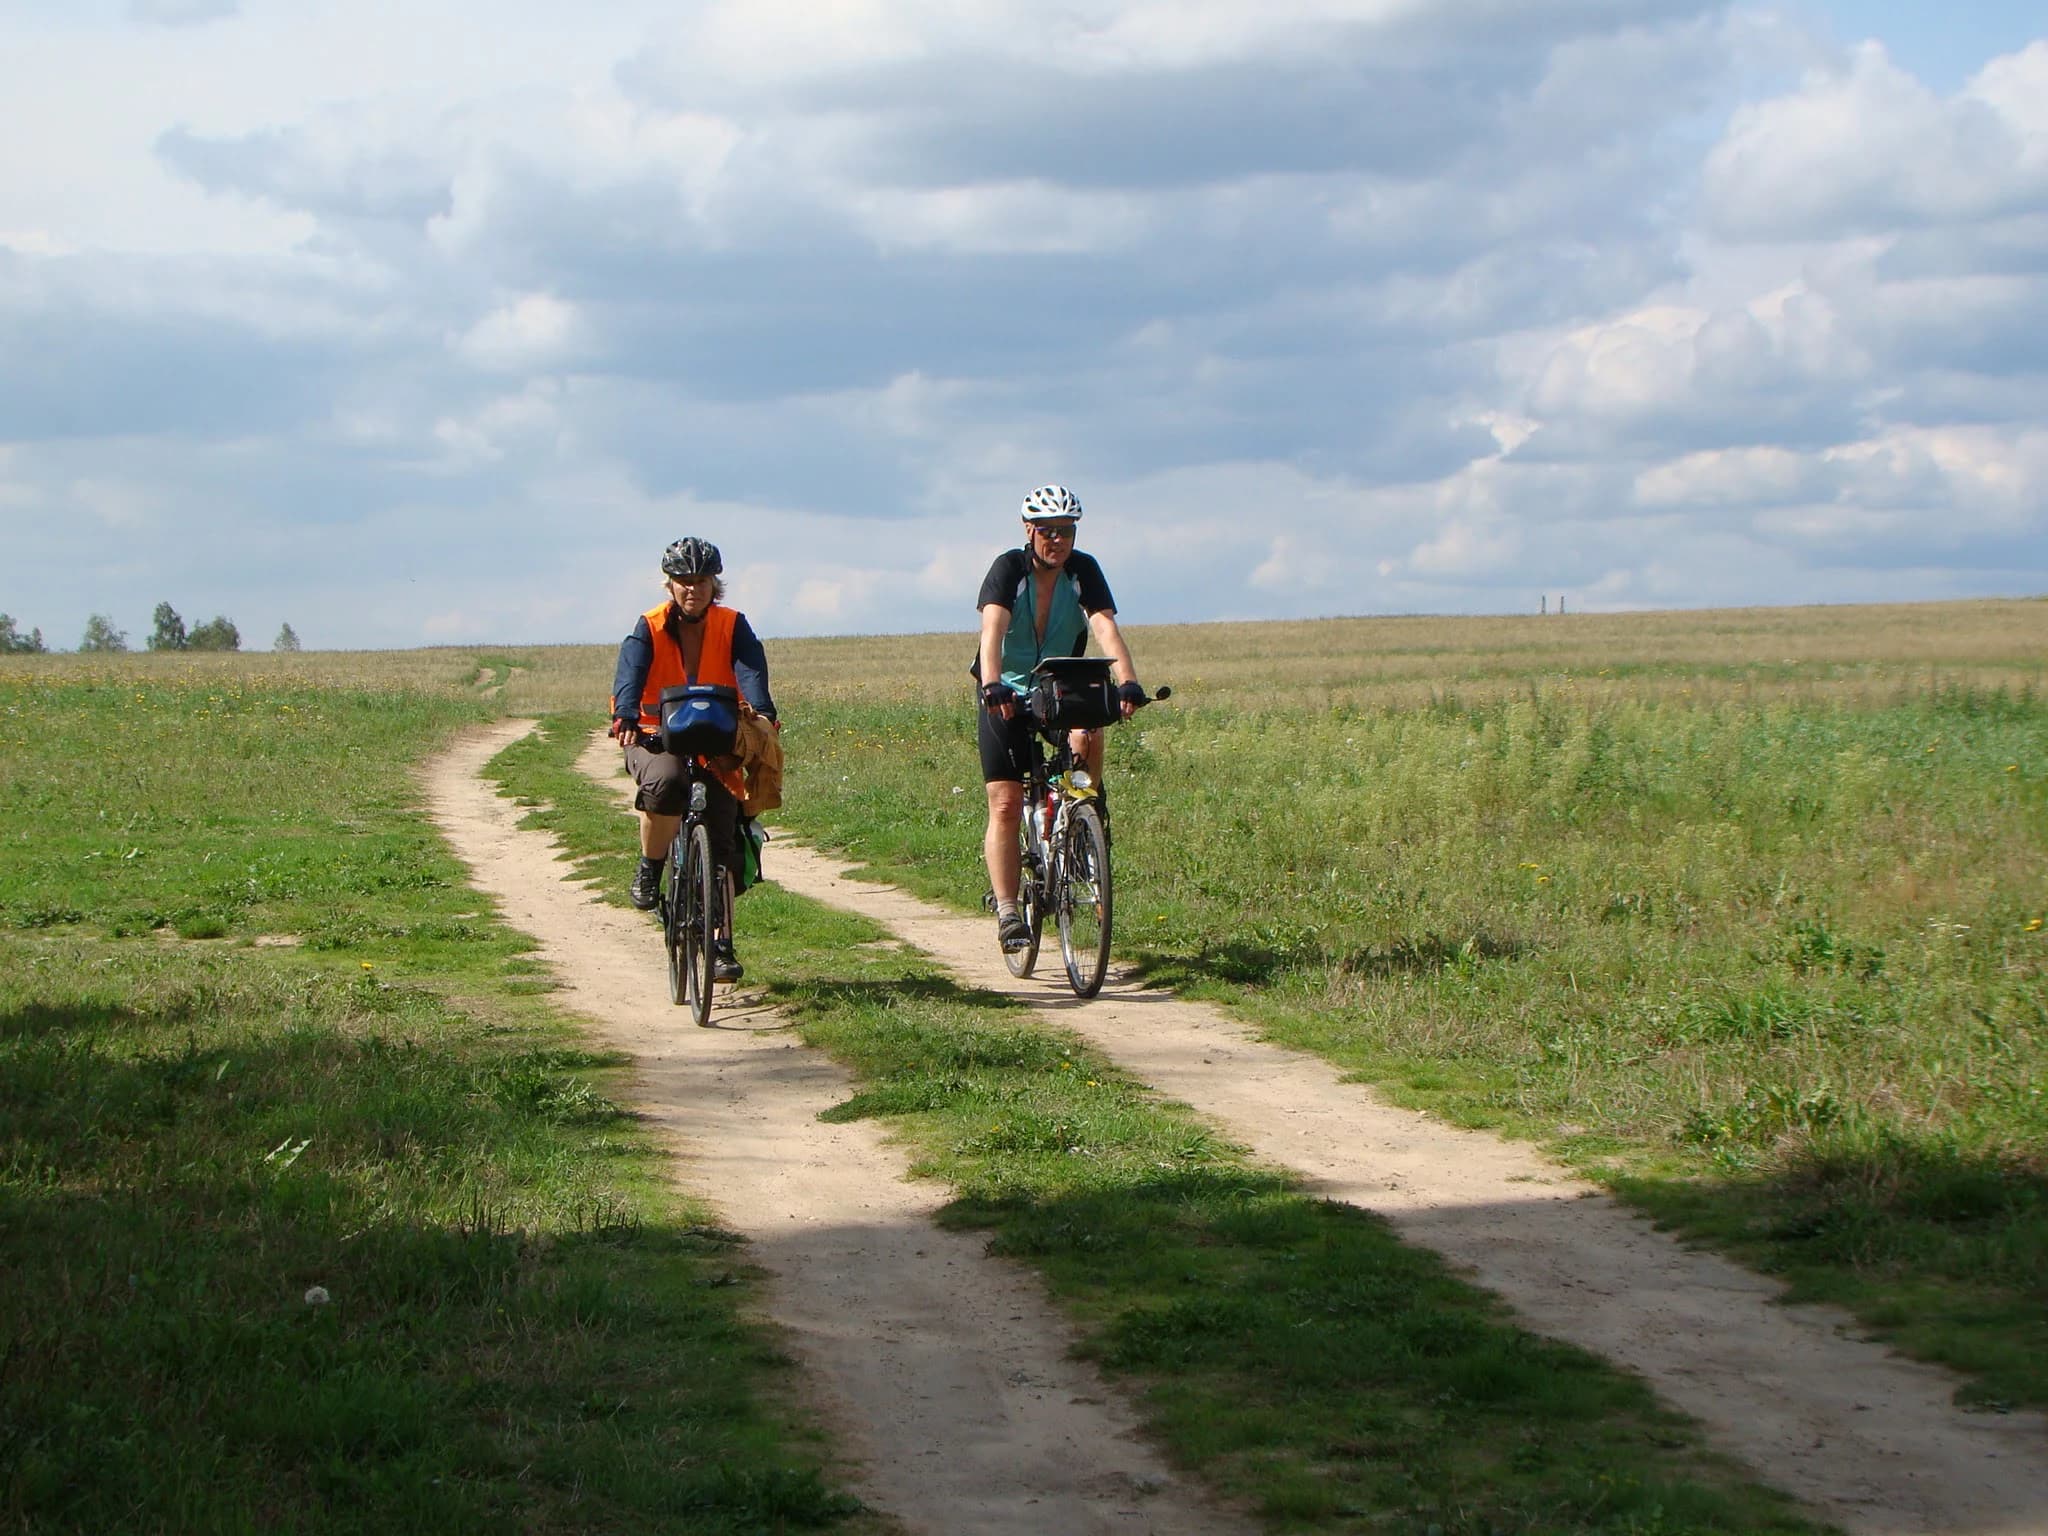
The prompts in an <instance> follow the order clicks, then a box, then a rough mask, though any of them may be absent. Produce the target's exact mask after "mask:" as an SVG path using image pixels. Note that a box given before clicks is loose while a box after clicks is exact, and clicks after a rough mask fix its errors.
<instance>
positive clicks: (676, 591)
mask: <svg viewBox="0 0 2048 1536" xmlns="http://www.w3.org/2000/svg"><path fill="white" fill-rule="evenodd" d="M715 580H716V578H714V577H711V576H671V577H670V578H669V579H668V595H669V596H670V597H671V598H673V599H674V600H675V605H676V607H678V608H680V609H681V610H682V611H683V617H684V618H686V619H701V618H703V617H704V610H705V609H706V608H709V607H710V606H711V588H712V585H713V583H714V581H715Z"/></svg>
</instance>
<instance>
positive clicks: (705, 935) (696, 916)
mask: <svg viewBox="0 0 2048 1536" xmlns="http://www.w3.org/2000/svg"><path fill="white" fill-rule="evenodd" d="M681 841H682V843H683V848H684V852H683V860H682V865H683V872H682V909H683V917H682V934H681V942H680V944H679V946H678V948H679V949H680V950H681V954H682V971H683V990H684V993H685V996H686V999H687V1001H688V1003H689V1005H690V1017H691V1018H693V1019H695V1020H696V1021H697V1023H698V1025H699V1026H702V1025H705V1024H708V1023H710V1022H711V966H712V962H713V961H714V959H715V958H716V957H715V956H714V955H713V953H712V949H711V939H712V933H713V930H714V929H715V927H716V926H717V923H718V902H717V899H716V894H715V887H714V886H713V885H712V880H713V879H714V877H715V876H716V873H717V872H716V871H715V870H714V869H713V868H712V865H711V834H710V833H709V832H708V831H707V830H705V828H704V825H703V824H702V823H701V822H700V823H698V824H697V825H695V826H692V827H688V828H686V829H685V830H684V833H683V837H682V839H681Z"/></svg>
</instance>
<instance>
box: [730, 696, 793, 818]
mask: <svg viewBox="0 0 2048 1536" xmlns="http://www.w3.org/2000/svg"><path fill="white" fill-rule="evenodd" d="M736 750H737V751H738V753H739V759H740V772H741V774H742V775H744V776H745V778H746V781H747V792H746V795H745V796H744V797H743V798H742V799H741V800H740V814H741V815H743V816H758V815H760V814H761V813H762V812H763V811H772V810H774V809H775V808H776V807H777V806H779V805H781V804H782V735H781V733H780V732H779V731H777V730H776V729H775V725H774V722H773V721H771V720H769V719H768V718H767V716H765V715H758V714H756V713H754V710H753V707H752V706H751V705H749V704H748V703H747V702H746V701H745V700H744V699H743V700H741V701H740V734H739V744H738V746H737V748H736Z"/></svg>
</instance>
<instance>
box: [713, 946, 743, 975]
mask: <svg viewBox="0 0 2048 1536" xmlns="http://www.w3.org/2000/svg"><path fill="white" fill-rule="evenodd" d="M746 974H747V968H746V967H745V966H744V965H741V964H740V957H739V956H738V955H737V954H735V953H734V952H733V947H732V940H731V939H715V940H713V941H712V944H711V979H712V980H713V981H738V980H739V979H740V978H741V977H742V976H744V975H746Z"/></svg>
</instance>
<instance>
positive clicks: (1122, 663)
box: [1088, 608, 1138, 683]
mask: <svg viewBox="0 0 2048 1536" xmlns="http://www.w3.org/2000/svg"><path fill="white" fill-rule="evenodd" d="M1088 629H1089V631H1090V633H1092V634H1093V635H1094V636H1095V643H1096V644H1097V645H1099V646H1101V647H1102V654H1103V655H1105V656H1107V657H1108V658H1109V664H1110V667H1111V669H1112V670H1113V671H1114V672H1115V673H1116V680H1117V681H1118V682H1120V683H1132V682H1136V681H1137V679H1138V668H1137V666H1136V664H1135V663H1133V662H1132V660H1131V648H1130V647H1129V646H1128V645H1126V644H1124V632H1123V631H1122V630H1120V629H1118V628H1117V627H1116V610H1115V609H1114V608H1103V609H1100V610H1098V611H1097V612H1095V613H1091V614H1089V615H1088Z"/></svg>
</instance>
